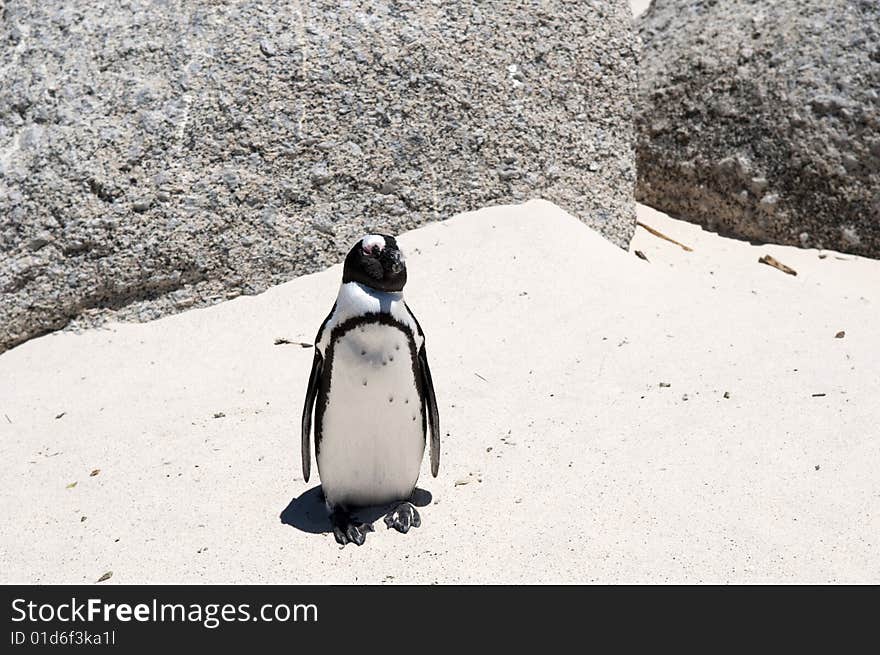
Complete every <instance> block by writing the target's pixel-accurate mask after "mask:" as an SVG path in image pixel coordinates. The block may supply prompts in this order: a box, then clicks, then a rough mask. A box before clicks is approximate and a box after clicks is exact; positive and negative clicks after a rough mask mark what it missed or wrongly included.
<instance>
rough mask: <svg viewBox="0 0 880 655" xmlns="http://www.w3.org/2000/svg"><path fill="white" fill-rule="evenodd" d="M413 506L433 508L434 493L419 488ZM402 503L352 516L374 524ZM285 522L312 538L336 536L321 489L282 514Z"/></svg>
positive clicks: (294, 502)
mask: <svg viewBox="0 0 880 655" xmlns="http://www.w3.org/2000/svg"><path fill="white" fill-rule="evenodd" d="M409 500H410V502H411V503H412V504H413V505H415V506H416V507H425V506H426V505H430V504H431V501H432V500H433V496H432V495H431V492H430V491H428V490H427V489H420V488H418V487H416V489H415V491H413V495H412V498H410V499H409ZM397 505H398V503H392V504H389V505H370V506H368V507H358V508H357V509H354V510H352V512H351V513H352V516H354V517H355V518H357V519H360V520H361V521H363V522H365V523H374V522H376V521H377V520H379V519H380V518H382V517H384V516H385V515H386V514H387V513H388V512H390V511H391V510H392V509H394V508H395V507H397ZM281 522H282V523H284V524H285V525H289V526H291V527H294V528H296V529H297V530H300V531H302V532H309V533H311V534H323V533H325V532H333V525H332V524H331V523H330V516H329V515H328V513H327V506H326V505H325V504H324V490H323V489H322V488H321V485H318V486H316V487H312V488H311V489H309V490H308V491H304V492H303V493H302V494H300V495H299V496H297V497H296V498H294V499H293V500H291V501H290V503H288V505H287V507H285V508H284V511H282V512H281Z"/></svg>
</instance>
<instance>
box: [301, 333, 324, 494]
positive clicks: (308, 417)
mask: <svg viewBox="0 0 880 655" xmlns="http://www.w3.org/2000/svg"><path fill="white" fill-rule="evenodd" d="M323 369H324V358H323V357H322V356H321V353H320V351H319V350H318V349H317V348H315V358H314V359H313V360H312V373H311V375H309V385H308V387H306V402H305V405H304V406H303V413H302V471H303V479H304V480H305V481H306V482H308V481H309V474H310V473H311V469H312V443H311V437H312V434H311V433H312V411H313V409H314V407H315V398H316V397H317V395H318V387H319V386H320V384H321V372H322V371H323Z"/></svg>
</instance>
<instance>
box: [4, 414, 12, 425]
mask: <svg viewBox="0 0 880 655" xmlns="http://www.w3.org/2000/svg"><path fill="white" fill-rule="evenodd" d="M3 416H5V417H6V420H7V421H9V422H10V423H12V419H11V418H9V414H4V415H3Z"/></svg>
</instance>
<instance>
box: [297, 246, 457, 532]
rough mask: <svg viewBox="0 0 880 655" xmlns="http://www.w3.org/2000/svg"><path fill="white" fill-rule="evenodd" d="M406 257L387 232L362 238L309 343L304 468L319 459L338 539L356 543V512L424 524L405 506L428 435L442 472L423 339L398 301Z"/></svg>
mask: <svg viewBox="0 0 880 655" xmlns="http://www.w3.org/2000/svg"><path fill="white" fill-rule="evenodd" d="M405 284H406V261H405V258H404V255H403V253H402V252H401V251H400V249H399V248H398V246H397V241H396V240H395V239H394V237H392V236H388V235H384V234H368V235H366V236H365V237H363V238H362V239H361V240H360V241H358V242H357V243H355V244H354V246H353V247H352V248H351V250H350V251H349V253H348V255H347V256H346V257H345V263H344V265H343V269H342V284H341V285H340V287H339V293H338V295H337V297H336V302H335V303H334V305H333V308H332V309H331V310H330V313H329V314H328V315H327V318H326V319H324V322H323V323H322V324H321V327H320V329H319V330H318V334H317V336H316V337H315V353H314V358H313V360H312V371H311V374H310V376H309V381H308V387H307V389H306V398H305V404H304V407H303V413H302V471H303V478H304V479H305V481H306V482H308V480H309V473H310V470H311V433H312V425H313V422H312V418H313V414H314V441H315V459H316V460H317V463H318V475H319V476H320V479H321V487H322V488H323V491H324V500H325V503H326V505H327V510H328V513H329V515H330V522H331V525H332V527H333V535H334V537H335V538H336V541H337V542H338V543H339V544H340V545H342V546H345V545H346V544H347V543H354V544H356V545H358V546H360V545H362V544H363V543H364V541H365V540H366V535H367V533H368V532H372V531H373V527H372V524H370V523H363V522H359V521H358V520H356V519H355V518H354V516H353V514H352V511H353V510H354V509H356V508H358V507H365V506H376V505H393V509H391V511H390V512H388V514H387V515H386V516H385V524H386V526H387V527H388V528H394V529H396V530H397V531H399V532H402V533H406V532H408V531H409V529H410V527H416V528H417V527H419V526H420V525H421V518H420V517H419V513H418V511H416V508H415V507H414V506H413V504H412V502H411V497H412V493H413V491H414V490H415V486H416V481H417V480H418V478H419V471H420V469H421V463H422V457H423V455H424V451H425V445H426V442H427V436H428V431H429V430H430V445H431V474H432V475H433V476H434V477H437V473H438V471H439V467H440V417H439V413H438V411H437V399H436V396H435V394H434V383H433V381H432V379H431V369H430V367H429V366H428V356H427V354H426V351H425V334H424V332H423V331H422V328H421V325H419V322H418V320H416V317H415V316H414V315H413V313H412V311H411V310H410V308H409V307H408V306H407V304H406V302H405V301H404V299H403V287H404V285H405Z"/></svg>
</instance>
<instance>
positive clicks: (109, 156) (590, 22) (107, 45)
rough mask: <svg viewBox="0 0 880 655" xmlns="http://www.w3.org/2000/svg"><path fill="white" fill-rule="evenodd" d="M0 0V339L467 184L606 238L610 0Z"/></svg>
mask: <svg viewBox="0 0 880 655" xmlns="http://www.w3.org/2000/svg"><path fill="white" fill-rule="evenodd" d="M0 11H2V20H0V293H2V303H0V351H2V350H3V349H6V348H10V347H12V346H14V345H16V344H18V343H21V342H23V341H25V340H26V339H28V338H31V337H33V336H36V335H39V334H42V333H45V332H47V331H50V330H53V329H58V328H61V327H64V326H68V325H70V326H73V327H78V326H88V325H94V324H98V323H100V322H102V321H103V320H105V319H106V318H108V317H109V316H112V317H114V318H117V319H122V320H148V319H152V318H155V317H158V316H161V315H163V314H167V313H169V312H174V311H179V310H182V309H186V308H189V307H194V306H200V305H205V304H211V303H215V302H219V301H222V300H225V299H227V298H231V297H235V296H237V295H239V294H250V293H257V292H259V291H261V290H264V289H265V288H267V287H268V286H270V285H272V284H277V283H280V282H283V281H285V280H288V279H290V278H292V277H294V276H297V275H300V274H304V273H307V272H311V271H315V270H318V269H321V268H324V267H326V266H328V265H330V264H331V263H333V262H336V261H338V260H339V259H340V258H341V256H342V255H343V254H344V252H345V251H346V250H347V249H348V248H349V246H350V244H351V242H352V241H353V240H355V239H356V238H357V237H358V236H360V235H361V234H362V233H364V232H366V231H378V230H382V231H387V232H391V233H398V232H401V231H403V230H406V229H409V228H413V227H415V226H417V225H419V224H422V223H424V222H426V221H432V220H439V219H443V218H447V217H449V216H450V215H452V214H455V213H458V212H461V211H465V210H470V209H475V208H478V207H482V206H485V205H491V204H499V203H508V202H518V201H522V200H526V199H528V198H532V197H541V198H545V199H548V200H551V201H554V202H556V203H558V204H559V205H561V206H562V207H564V208H566V209H567V210H569V211H570V212H572V213H574V214H576V215H577V216H579V217H580V218H581V219H582V220H583V221H584V222H586V223H587V224H589V225H591V226H594V227H596V228H598V229H599V230H600V231H602V233H604V234H605V235H607V236H608V237H609V238H610V239H611V240H613V241H614V242H615V243H617V244H618V245H621V246H625V245H626V244H627V243H628V240H629V237H630V236H631V234H632V231H633V229H634V221H635V214H634V205H633V201H632V190H633V186H634V183H635V168H634V162H633V134H632V123H631V121H632V99H633V96H634V93H635V84H636V61H635V60H636V42H635V37H634V34H633V33H632V30H631V29H630V15H629V7H628V4H627V3H626V2H625V0H619V1H614V2H607V1H604V0H603V1H598V0H597V1H594V2H587V3H565V2H554V1H550V2H537V1H536V2H532V3H508V2H504V1H503V0H493V1H490V2H481V3H479V5H476V6H472V5H471V4H470V3H459V2H417V1H415V0H413V1H409V0H407V1H402V2H393V3H391V2H378V1H377V2H367V1H357V0H355V1H351V2H342V3H339V2H331V1H308V2H301V3H296V2H295V3H272V2H269V1H268V0H262V1H253V0H252V1H246V2H237V3H222V4H221V3H213V2H212V3H195V2H192V3H190V2H158V1H157V2H119V3H116V2H113V3H103V2H100V3H99V2H92V1H90V0H75V1H70V0H67V1H60V0H51V1H37V0H19V1H16V0H11V1H9V2H6V3H5V5H4V6H3V8H2V9H0ZM491 246H492V244H486V247H491Z"/></svg>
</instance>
